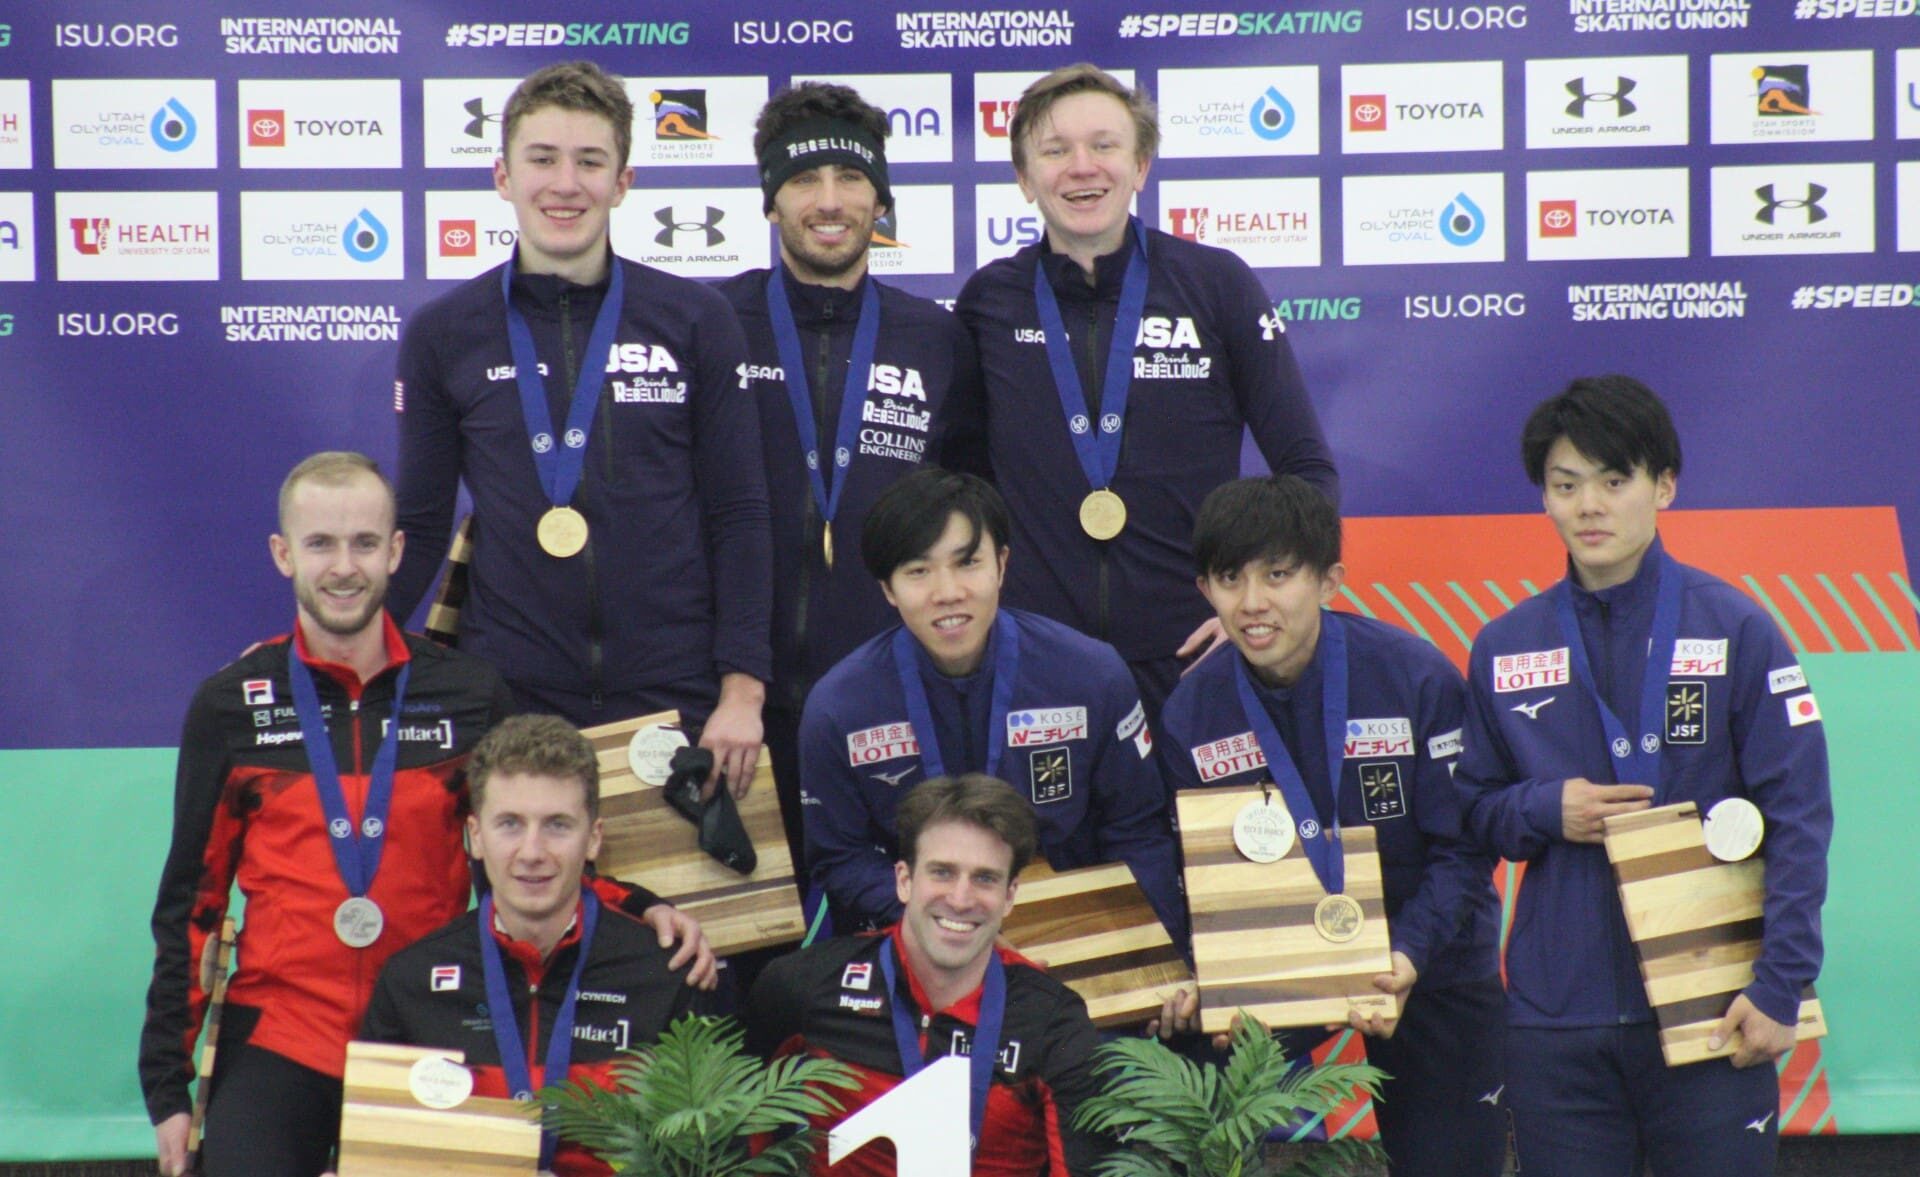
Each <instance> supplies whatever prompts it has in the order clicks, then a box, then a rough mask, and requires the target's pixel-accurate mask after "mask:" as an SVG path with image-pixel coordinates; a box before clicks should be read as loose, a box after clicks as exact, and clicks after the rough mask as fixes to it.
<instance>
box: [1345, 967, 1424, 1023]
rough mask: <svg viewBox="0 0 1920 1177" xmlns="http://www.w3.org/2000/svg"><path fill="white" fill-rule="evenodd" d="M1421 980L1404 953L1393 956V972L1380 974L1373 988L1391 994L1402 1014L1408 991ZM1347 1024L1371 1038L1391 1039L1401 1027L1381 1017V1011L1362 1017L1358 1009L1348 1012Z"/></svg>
mask: <svg viewBox="0 0 1920 1177" xmlns="http://www.w3.org/2000/svg"><path fill="white" fill-rule="evenodd" d="M1419 979H1420V970H1419V969H1416V968H1414V967H1413V961H1412V960H1410V959H1409V958H1408V957H1407V954H1406V953H1404V952H1396V953H1394V954H1393V971H1392V972H1390V973H1380V974H1378V975H1376V976H1375V977H1374V978H1373V987H1374V988H1375V989H1378V990H1379V991H1380V992H1382V993H1390V994H1392V995H1393V996H1394V997H1395V998H1398V999H1399V1000H1400V1002H1401V1006H1400V1008H1401V1012H1403V1013H1404V1012H1405V1010H1406V1004H1405V1002H1406V996H1407V991H1408V990H1409V989H1412V988H1413V983H1414V982H1415V981H1417V980H1419ZM1347 1023H1348V1024H1349V1025H1351V1026H1352V1027H1353V1028H1354V1029H1356V1030H1358V1031H1360V1032H1361V1033H1362V1034H1365V1035H1366V1036H1367V1037H1369V1038H1391V1037H1393V1032H1394V1030H1396V1029H1398V1028H1399V1026H1400V1020H1399V1019H1398V1018H1395V1019H1394V1020H1393V1021H1390V1022H1389V1021H1387V1020H1386V1019H1384V1018H1382V1017H1381V1016H1380V1011H1379V1010H1373V1011H1370V1012H1369V1013H1368V1014H1367V1015H1366V1016H1365V1017H1362V1016H1361V1014H1360V1010H1359V1009H1358V1008H1355V1009H1351V1010H1348V1011H1347Z"/></svg>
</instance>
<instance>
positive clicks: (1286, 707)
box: [1160, 612, 1500, 990]
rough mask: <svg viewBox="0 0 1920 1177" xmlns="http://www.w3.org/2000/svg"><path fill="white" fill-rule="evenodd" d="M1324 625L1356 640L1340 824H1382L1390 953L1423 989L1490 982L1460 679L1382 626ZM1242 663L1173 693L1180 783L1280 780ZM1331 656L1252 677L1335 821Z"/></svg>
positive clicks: (1419, 644) (1485, 894)
mask: <svg viewBox="0 0 1920 1177" xmlns="http://www.w3.org/2000/svg"><path fill="white" fill-rule="evenodd" d="M1321 624H1323V625H1342V626H1344V627H1345V628H1346V635H1347V716H1348V719H1347V740H1346V746H1345V748H1344V749H1343V754H1344V760H1343V762H1342V766H1341V772H1340V788H1339V814H1340V824H1341V826H1342V827H1344V828H1349V829H1350V828H1356V827H1358V826H1361V825H1363V824H1364V825H1369V826H1372V827H1373V831H1374V834H1375V835H1376V838H1377V844H1378V846H1379V850H1380V872H1381V881H1382V883H1384V884H1385V888H1386V901H1387V920H1388V922H1389V924H1390V926H1391V929H1392V937H1393V947H1394V949H1395V951H1398V952H1404V953H1406V954H1407V958H1408V959H1409V960H1411V961H1412V962H1413V967H1414V968H1416V969H1418V970H1420V981H1419V987H1420V988H1421V989H1429V990H1431V989H1442V988H1446V987H1447V986H1450V985H1455V984H1459V983H1461V982H1466V981H1479V980H1484V979H1486V978H1488V977H1492V976H1494V975H1495V973H1496V972H1497V971H1498V962H1497V961H1496V959H1495V955H1494V954H1495V945H1496V943H1497V940H1498V936H1499V923H1500V911H1499V904H1498V902H1497V901H1496V900H1495V898H1494V894H1493V884H1492V875H1493V860H1492V859H1491V858H1490V857H1488V856H1487V855H1485V854H1484V853H1482V852H1481V851H1479V850H1478V849H1476V848H1474V847H1473V846H1471V845H1469V844H1468V843H1467V842H1466V841H1465V840H1464V839H1463V831H1462V829H1461V823H1460V806H1459V802H1458V799H1457V797H1456V795H1455V792H1454V788H1453V779H1452V778H1453V766H1454V763H1455V761H1456V758H1457V757H1458V756H1459V753H1460V719H1461V713H1462V711H1463V710H1464V709H1465V707H1466V686H1465V684H1464V683H1463V682H1462V681H1461V679H1460V672H1459V671H1458V670H1455V669H1454V668H1453V664H1452V663H1450V662H1448V661H1447V659H1446V656H1445V655H1443V654H1441V653H1440V651H1438V650H1436V649H1434V647H1433V646H1432V644H1430V643H1428V642H1425V641H1422V640H1421V639H1419V638H1417V637H1414V636H1413V635H1412V634H1410V633H1407V632H1406V631H1404V630H1401V629H1396V628H1394V627H1393V626H1391V625H1387V624H1385V623H1383V622H1379V621H1373V620H1369V619H1368V618H1364V617H1355V616H1352V615H1349V614H1336V613H1331V612H1327V613H1322V614H1321ZM1240 661H1241V658H1240V653H1239V651H1238V650H1234V649H1232V648H1223V649H1220V650H1217V651H1215V652H1214V653H1213V654H1212V655H1211V656H1209V657H1208V658H1207V659H1206V660H1204V661H1203V662H1201V663H1200V665H1198V666H1196V667H1195V668H1194V669H1193V671H1192V672H1191V673H1189V674H1188V675H1187V676H1186V677H1185V678H1183V679H1182V680H1180V685H1179V686H1178V687H1176V688H1174V692H1173V694H1172V695H1171V696H1170V697H1169V698H1168V699H1167V706H1166V709H1165V710H1164V711H1163V712H1162V713H1161V716H1160V756H1161V763H1162V765H1163V767H1164V769H1165V772H1166V776H1167V781H1168V783H1170V784H1172V785H1173V787H1174V788H1176V789H1195V788H1202V787H1208V786H1225V785H1237V786H1246V785H1253V784H1258V783H1259V782H1261V781H1265V780H1271V779H1272V776H1271V775H1270V774H1269V773H1268V771H1267V768H1266V757H1265V756H1264V755H1263V753H1264V752H1266V751H1269V750H1267V749H1259V748H1258V746H1257V743H1256V741H1255V740H1254V738H1253V735H1252V732H1251V729H1250V727H1249V725H1248V723H1247V718H1246V713H1245V712H1244V711H1242V710H1241V707H1240V693H1239V691H1238V690H1237V689H1236V687H1235V685H1234V679H1235V677H1236V674H1237V669H1236V664H1237V663H1239V662H1240ZM1322 661H1323V660H1322V658H1321V651H1320V650H1318V649H1316V650H1315V651H1314V657H1313V661H1312V662H1310V663H1309V664H1308V665H1307V668H1306V670H1305V671H1303V672H1302V673H1301V675H1300V678H1299V680H1298V681H1296V682H1295V683H1294V684H1293V685H1292V686H1291V687H1283V688H1270V687H1267V686H1265V685H1264V684H1262V683H1260V681H1259V680H1258V679H1255V680H1254V691H1255V693H1256V694H1258V695H1259V697H1260V701H1261V703H1262V705H1264V706H1265V708H1266V711H1267V714H1268V715H1269V716H1271V717H1272V718H1273V723H1274V728H1275V730H1277V731H1278V732H1279V733H1280V738H1281V740H1282V741H1283V742H1284V743H1285V744H1286V746H1287V752H1288V754H1289V757H1290V759H1291V760H1292V761H1293V764H1294V767H1295V768H1297V769H1298V770H1299V772H1300V778H1301V781H1302V782H1303V783H1304V784H1305V785H1306V787H1307V793H1308V795H1309V796H1310V797H1312V798H1313V804H1314V808H1315V809H1316V810H1317V811H1318V812H1319V813H1320V814H1322V815H1325V814H1326V813H1327V812H1328V811H1329V809H1330V808H1331V804H1330V803H1331V801H1332V796H1331V792H1330V789H1329V785H1328V781H1327V754H1326V749H1325V748H1324V747H1323V746H1322V743H1321V739H1322V737H1321V735H1320V730H1321V726H1320V707H1321V699H1322V694H1321V691H1322V685H1323V683H1324V681H1325V667H1324V665H1323V664H1322ZM1300 816H1301V815H1298V814H1296V815H1295V817H1296V818H1299V817H1300ZM1322 824H1323V825H1324V824H1325V823H1324V822H1323V823H1322Z"/></svg>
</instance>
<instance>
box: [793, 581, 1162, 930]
mask: <svg viewBox="0 0 1920 1177" xmlns="http://www.w3.org/2000/svg"><path fill="white" fill-rule="evenodd" d="M1002 613H1003V614H1004V615H1007V616H1010V617H1011V618H1012V619H1013V621H1014V623H1015V624H1016V625H1018V627H1019V637H1020V669H1019V673H1018V676H1017V681H1016V683H1015V686H1014V689H1013V698H1012V704H1011V710H1010V711H1009V712H1008V714H1007V720H1006V726H1007V732H1006V742H1005V752H1004V754H1003V755H1002V757H1001V760H1000V763H999V765H998V766H997V769H998V770H997V771H996V766H994V765H989V764H987V763H985V760H986V756H987V724H988V719H989V712H990V711H991V709H992V706H991V696H992V693H993V678H994V672H993V659H994V654H995V651H996V650H997V648H998V642H997V639H996V640H994V641H990V642H989V644H988V647H987V656H986V661H985V662H984V663H983V665H982V666H981V669H980V670H978V671H976V672H975V673H973V674H971V675H968V676H966V677H965V678H958V679H954V678H947V677H946V676H945V675H942V674H941V673H940V672H939V671H938V670H936V669H934V667H933V664H932V663H931V662H930V661H929V660H928V659H927V657H926V655H925V653H924V652H923V651H922V650H921V648H920V646H919V645H918V644H917V643H916V644H915V646H914V651H915V655H916V660H917V662H918V663H919V673H920V678H921V681H922V682H924V683H925V684H926V687H927V703H928V707H929V709H930V710H931V711H932V713H933V723H934V726H935V727H936V728H938V729H939V734H940V750H941V752H942V754H943V755H944V757H945V759H946V770H947V772H948V774H949V775H952V776H958V775H960V774H961V773H964V772H987V773H990V774H992V775H995V776H999V777H1000V778H1001V779H1002V780H1005V781H1007V782H1008V783H1009V784H1011V785H1012V786H1013V787H1014V789H1015V791H1017V792H1019V793H1020V794H1021V795H1022V796H1025V797H1027V798H1028V799H1029V800H1031V801H1032V802H1033V810H1034V815H1035V816H1036V817H1037V818H1038V819H1039V823H1040V851H1041V853H1042V854H1043V855H1044V856H1045V857H1046V860H1047V862H1048V863H1049V864H1050V865H1052V866H1053V868H1054V869H1056V870H1071V869H1072V868H1074V867H1081V866H1092V865H1094V864H1096V863H1101V862H1114V861H1124V862H1126V863H1127V864H1128V865H1129V866H1131V867H1132V868H1133V873H1134V877H1135V878H1136V879H1138V880H1139V883H1140V887H1141V889H1142V890H1144V891H1145V892H1146V893H1147V897H1148V899H1150V900H1151V901H1152V902H1153V905H1154V909H1155V910H1156V911H1157V912H1158V913H1159V915H1160V919H1161V922H1163V923H1165V924H1166V925H1167V929H1168V931H1169V932H1170V933H1172V934H1173V935H1174V936H1175V938H1176V943H1177V942H1179V938H1180V937H1181V936H1183V935H1184V934H1185V933H1184V927H1185V923H1186V920H1185V904H1184V901H1183V900H1182V899H1181V895H1180V877H1179V866H1178V862H1177V860H1176V857H1175V854H1174V844H1173V827H1172V823H1171V821H1170V819H1169V817H1168V812H1167V793H1166V789H1165V787H1164V786H1163V785H1162V784H1161V780H1160V771H1159V768H1158V766H1156V765H1155V763H1154V761H1153V737H1152V736H1151V735H1150V734H1149V733H1148V730H1147V723H1146V715H1145V712H1144V711H1143V709H1142V708H1141V706H1140V693H1139V690H1138V688H1136V687H1135V686H1134V683H1133V678H1132V676H1131V675H1130V674H1129V673H1128V672H1127V668H1126V665H1125V664H1124V663H1123V662H1121V661H1120V659H1119V657H1118V656H1117V655H1116V654H1115V653H1114V652H1113V649H1112V647H1110V646H1107V645H1105V644H1104V643H1101V642H1096V641H1094V640H1093V639H1092V638H1089V637H1087V636H1086V635H1084V634H1080V633H1076V632H1074V631H1073V630H1071V629H1068V628H1067V627H1066V626H1064V625H1061V624H1059V623H1058V622H1054V621H1049V620H1047V619H1046V618H1044V617H1038V616H1035V615H1034V614H1031V613H1022V612H1020V611H1018V610H1002ZM897 628H898V627H897V626H896V627H895V629H897ZM893 634H894V630H893V629H889V630H887V631H886V632H885V633H882V634H880V635H879V636H877V637H875V638H873V639H871V640H869V641H867V642H865V643H864V644H862V645H861V646H860V647H859V648H858V649H856V650H855V651H854V652H853V653H851V654H849V655H847V657H846V659H845V660H844V661H842V662H841V663H840V664H839V665H838V666H836V667H834V668H833V669H832V670H830V671H828V672H827V674H826V677H824V678H822V679H821V680H820V682H819V683H818V684H817V685H816V686H815V687H814V689H813V694H812V695H810V696H809V697H808V698H807V708H806V713H805V715H804V716H803V717H802V719H801V721H800V783H801V789H802V793H801V813H802V816H803V818H804V821H805V825H806V839H807V868H808V871H809V873H810V874H811V876H812V878H813V880H814V881H815V882H816V883H818V884H819V885H821V886H822V887H824V888H825V890H826V893H827V898H828V900H829V901H830V902H831V903H832V904H833V917H834V926H835V927H836V928H839V929H840V930H842V931H847V930H851V929H853V928H855V927H858V926H861V925H865V924H870V925H872V926H876V927H885V926H886V925H887V924H889V923H892V922H893V921H894V920H896V919H898V918H899V915H900V903H899V900H898V899H897V898H896V897H895V892H894V881H893V864H894V862H895V861H896V859H897V857H898V855H897V853H896V851H897V849H898V847H897V845H896V843H895V841H894V829H893V810H894V806H895V805H896V804H898V801H899V798H900V796H901V795H902V794H904V793H905V792H906V791H907V790H908V789H911V788H912V787H913V786H915V785H917V784H919V783H920V782H921V781H922V780H923V779H925V770H924V768H923V767H922V765H921V761H920V742H919V740H918V738H917V737H916V735H915V733H914V730H913V725H912V723H911V721H910V720H909V719H908V717H907V707H906V702H905V700H904V699H903V698H902V697H901V691H900V679H899V674H898V672H897V671H896V669H895V665H894V660H893Z"/></svg>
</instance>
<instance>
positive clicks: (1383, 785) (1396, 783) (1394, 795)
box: [1360, 760, 1407, 821]
mask: <svg viewBox="0 0 1920 1177" xmlns="http://www.w3.org/2000/svg"><path fill="white" fill-rule="evenodd" d="M1360 801H1361V804H1362V806H1364V808H1365V811H1366V815H1367V820H1368V821H1391V820H1392V819H1394V818H1396V817H1405V816H1406V815H1407V798H1406V794H1405V791H1404V790H1402V788H1401V787H1400V766H1399V765H1398V764H1395V763H1394V762H1393V761H1391V760H1384V761H1381V762H1380V763H1378V764H1363V765H1361V766H1360Z"/></svg>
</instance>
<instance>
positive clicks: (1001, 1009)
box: [880, 933, 1007, 1151]
mask: <svg viewBox="0 0 1920 1177" xmlns="http://www.w3.org/2000/svg"><path fill="white" fill-rule="evenodd" d="M903 934H904V933H903ZM898 947H899V946H898V943H897V942H896V940H895V938H894V937H892V936H888V937H887V943H885V944H882V945H881V946H880V974H881V975H882V976H883V977H885V978H886V980H887V1008H888V1009H889V1010H891V1011H892V1013H893V1043H894V1045H895V1046H896V1047H897V1048H898V1049H899V1051H900V1078H901V1081H902V1082H905V1081H906V1080H908V1079H911V1078H913V1077H914V1076H915V1075H917V1074H919V1073H920V1071H921V1069H922V1068H923V1067H925V1066H926V1065H927V1060H926V1056H925V1055H923V1054H922V1053H921V1052H920V1031H919V1029H918V1028H917V1027H916V1026H914V1024H913V1015H912V1014H910V1013H908V1012H907V1003H906V1002H904V1001H902V1000H901V999H900V987H899V982H898V981H897V980H896V979H895V978H896V977H897V976H898V975H899V974H898V972H897V969H896V967H895V965H894V963H893V961H894V954H895V953H896V952H897V951H898ZM936 1012H937V1011H935V1010H927V1011H926V1015H927V1017H928V1018H929V1019H931V1018H932V1017H933V1015H934V1013H936ZM1006 1013H1007V970H1006V966H1005V965H1002V964H1001V963H1000V950H999V949H997V948H989V949H987V976H986V980H985V981H984V982H983V983H982V984H981V988H980V1020H979V1022H978V1023H977V1024H976V1025H975V1026H974V1028H973V1053H972V1055H970V1056H969V1057H968V1059H967V1063H968V1068H967V1069H968V1074H969V1076H970V1078H969V1080H968V1088H969V1098H970V1099H971V1101H972V1102H971V1104H970V1106H969V1109H968V1110H969V1113H970V1115H971V1128H972V1133H973V1136H972V1147H973V1148H974V1150H975V1151H978V1150H979V1148H980V1128H981V1126H982V1125H983V1124H984V1123H985V1122H986V1118H987V1092H988V1091H989V1090H990V1089H991V1088H992V1086H993V1068H994V1064H995V1063H996V1062H998V1060H999V1058H1000V1026H1001V1023H1002V1022H1003V1021H1004V1020H1005V1019H1006Z"/></svg>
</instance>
